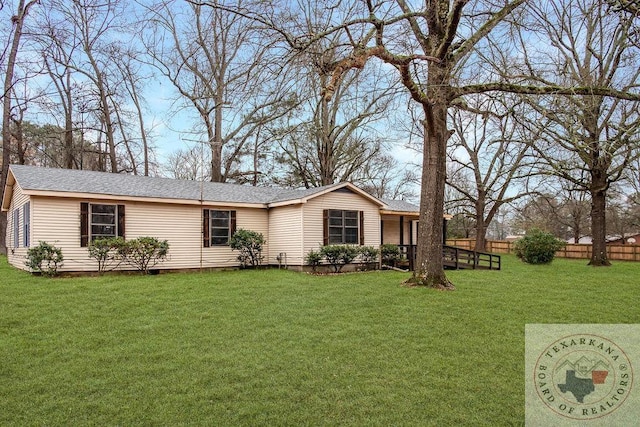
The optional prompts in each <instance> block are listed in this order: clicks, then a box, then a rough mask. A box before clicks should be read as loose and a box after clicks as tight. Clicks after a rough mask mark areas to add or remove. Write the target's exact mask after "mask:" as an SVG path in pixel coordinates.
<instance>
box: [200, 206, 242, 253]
mask: <svg viewBox="0 0 640 427" xmlns="http://www.w3.org/2000/svg"><path fill="white" fill-rule="evenodd" d="M202 214H203V231H204V239H203V245H204V246H205V247H209V246H227V245H229V241H230V240H231V236H233V233H235V231H236V211H229V210H218V209H205V210H204V211H203V212H202Z"/></svg>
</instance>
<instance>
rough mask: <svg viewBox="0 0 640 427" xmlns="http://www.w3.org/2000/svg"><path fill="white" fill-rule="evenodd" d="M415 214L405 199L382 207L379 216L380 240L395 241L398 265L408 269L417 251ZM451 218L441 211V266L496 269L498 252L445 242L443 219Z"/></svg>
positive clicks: (498, 267) (416, 220)
mask: <svg viewBox="0 0 640 427" xmlns="http://www.w3.org/2000/svg"><path fill="white" fill-rule="evenodd" d="M418 218H419V212H418V208H417V206H414V205H411V204H409V203H406V202H400V203H398V202H396V204H395V205H391V206H389V208H388V209H384V210H382V211H381V216H380V242H381V243H382V244H383V245H384V244H392V245H396V246H397V247H398V249H400V254H401V260H400V262H399V265H400V266H402V267H403V268H407V269H409V270H410V271H413V270H414V267H415V261H416V255H417V254H416V244H417V242H418ZM451 218H452V216H451V215H444V217H443V218H442V239H443V242H442V243H443V253H442V257H443V263H444V267H445V268H449V269H456V270H457V269H461V268H471V269H489V270H500V268H501V260H500V256H499V255H494V254H490V253H485V252H477V251H471V250H467V249H463V248H457V247H453V246H447V245H446V244H445V243H446V236H447V222H448V221H449V220H450V219H451Z"/></svg>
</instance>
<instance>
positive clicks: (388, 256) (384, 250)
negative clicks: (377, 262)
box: [380, 243, 402, 267]
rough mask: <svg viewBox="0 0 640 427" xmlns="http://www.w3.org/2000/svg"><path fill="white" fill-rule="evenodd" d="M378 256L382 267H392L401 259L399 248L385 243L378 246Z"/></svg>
mask: <svg viewBox="0 0 640 427" xmlns="http://www.w3.org/2000/svg"><path fill="white" fill-rule="evenodd" d="M380 256H381V257H382V263H383V264H384V265H390V266H392V267H393V266H394V265H395V264H396V263H397V262H398V261H400V259H401V258H402V254H401V253H400V248H399V247H398V246H397V245H393V244H391V243H385V244H384V245H382V246H380Z"/></svg>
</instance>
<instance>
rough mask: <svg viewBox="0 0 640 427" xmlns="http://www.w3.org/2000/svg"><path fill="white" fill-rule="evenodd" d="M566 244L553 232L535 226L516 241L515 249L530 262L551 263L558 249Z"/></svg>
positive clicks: (525, 260)
mask: <svg viewBox="0 0 640 427" xmlns="http://www.w3.org/2000/svg"><path fill="white" fill-rule="evenodd" d="M564 245H565V242H564V241H562V240H560V239H557V238H556V237H555V236H554V235H553V234H550V233H546V232H544V231H542V230H539V229H537V228H534V229H532V230H529V231H528V232H527V234H526V236H524V237H522V238H521V239H519V240H517V241H516V243H515V245H514V250H515V254H516V256H517V257H518V258H520V259H521V260H522V261H524V262H526V263H528V264H549V263H550V262H551V261H553V258H554V256H555V255H556V251H558V250H560V249H562V248H563V247H564Z"/></svg>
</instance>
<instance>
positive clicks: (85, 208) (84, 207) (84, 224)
mask: <svg viewBox="0 0 640 427" xmlns="http://www.w3.org/2000/svg"><path fill="white" fill-rule="evenodd" d="M88 245H89V203H86V202H83V203H80V246H81V247H83V248H84V247H87V246H88Z"/></svg>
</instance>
